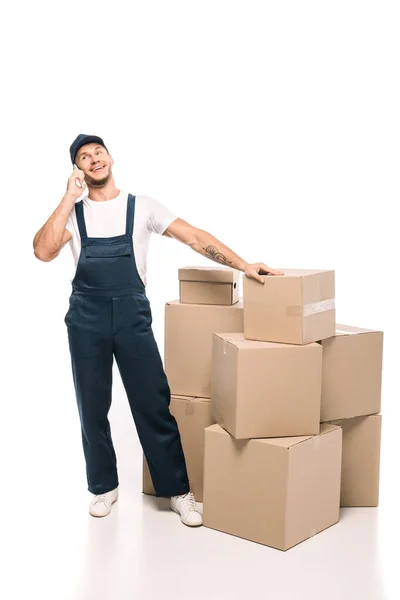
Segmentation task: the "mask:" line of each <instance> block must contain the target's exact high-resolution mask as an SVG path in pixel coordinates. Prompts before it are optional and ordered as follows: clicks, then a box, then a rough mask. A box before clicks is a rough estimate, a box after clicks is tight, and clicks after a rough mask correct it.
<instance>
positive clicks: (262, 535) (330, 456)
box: [203, 423, 342, 550]
mask: <svg viewBox="0 0 400 600" xmlns="http://www.w3.org/2000/svg"><path fill="white" fill-rule="evenodd" d="M341 449H342V430H341V428H340V427H336V426H334V425H330V424H327V423H324V424H323V425H322V426H321V433H320V434H319V435H318V436H303V437H291V438H290V437H286V438H266V439H255V440H254V439H253V440H235V439H234V438H233V437H232V436H230V435H229V433H227V432H226V431H225V430H224V429H222V427H220V426H219V425H212V426H211V427H207V429H206V430H205V454H204V499H203V502H204V504H203V522H204V525H205V526H206V527H210V528H212V529H217V530H219V531H223V532H225V533H230V534H232V535H237V536H239V537H242V538H245V539H247V540H252V541H254V542H258V543H260V544H266V545H267V546H272V547H274V548H278V549H280V550H287V549H288V548H291V547H292V546H295V545H296V544H298V543H299V542H302V541H304V540H306V539H307V538H310V537H311V536H313V535H314V534H316V533H319V532H320V531H322V530H323V529H326V528H327V527H330V526H331V525H333V524H335V523H337V521H338V520H339V504H340V466H341Z"/></svg>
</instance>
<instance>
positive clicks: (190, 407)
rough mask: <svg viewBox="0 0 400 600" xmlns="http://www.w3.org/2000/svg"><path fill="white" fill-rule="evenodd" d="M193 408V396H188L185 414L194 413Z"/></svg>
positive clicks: (194, 407) (194, 405) (194, 408)
mask: <svg viewBox="0 0 400 600" xmlns="http://www.w3.org/2000/svg"><path fill="white" fill-rule="evenodd" d="M195 410H196V404H195V402H194V398H189V400H188V401H187V402H186V404H185V415H194V412H195Z"/></svg>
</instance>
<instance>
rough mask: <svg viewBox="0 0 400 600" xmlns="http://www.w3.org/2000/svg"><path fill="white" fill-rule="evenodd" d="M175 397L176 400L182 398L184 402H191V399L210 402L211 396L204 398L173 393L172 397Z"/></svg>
mask: <svg viewBox="0 0 400 600" xmlns="http://www.w3.org/2000/svg"><path fill="white" fill-rule="evenodd" d="M172 398H174V399H175V400H182V401H184V402H188V401H189V402H190V401H194V402H210V398H203V397H201V396H179V395H177V394H171V399H172Z"/></svg>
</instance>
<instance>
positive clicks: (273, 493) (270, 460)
mask: <svg viewBox="0 0 400 600" xmlns="http://www.w3.org/2000/svg"><path fill="white" fill-rule="evenodd" d="M283 271H284V272H285V275H284V276H280V277H279V276H277V277H271V276H265V277H264V284H260V283H259V282H257V281H256V280H254V279H250V278H248V277H245V276H244V277H243V290H244V298H243V302H242V301H241V300H239V296H238V280H237V275H236V274H235V271H233V270H232V269H226V268H214V269H204V268H192V267H187V268H185V269H180V270H179V280H180V301H175V302H170V303H167V305H166V313H165V314H166V322H165V368H166V373H167V376H168V380H169V383H170V387H171V392H172V394H173V396H172V399H171V412H173V414H175V416H176V418H177V421H178V426H179V429H180V431H181V437H182V444H183V448H184V452H185V455H186V458H187V463H188V471H189V478H190V480H191V485H192V491H193V492H194V494H195V497H196V500H198V501H201V499H203V502H204V514H203V518H204V525H205V526H208V527H211V528H214V529H218V530H220V531H223V532H226V533H230V534H233V535H237V536H239V537H243V538H246V539H249V540H253V541H256V542H259V543H263V544H266V545H269V546H272V547H275V548H279V549H282V550H286V549H288V548H290V547H292V546H294V545H295V544H298V543H299V542H301V541H304V540H306V539H307V538H309V537H311V536H313V535H314V534H316V533H318V532H320V531H322V530H323V529H326V528H327V527H329V526H331V525H333V524H335V523H337V522H338V520H339V508H340V505H342V506H376V505H377V503H378V487H379V486H378V483H379V449H380V428H381V416H380V415H379V414H378V413H379V411H380V389H381V369H382V341H383V334H382V332H376V331H372V330H361V329H358V328H354V327H353V328H352V327H348V326H339V325H338V326H336V322H335V321H336V317H335V286H334V272H333V271H311V270H307V271H305V270H293V269H290V270H289V269H283ZM236 273H237V272H236ZM235 284H236V285H235ZM183 300H185V302H183ZM185 406H186V408H185ZM189 406H191V407H192V408H188V407H189ZM200 406H202V407H203V410H204V407H205V406H207V415H206V416H205V415H204V414H203V413H202V416H200V413H199V412H198V414H197V416H195V415H196V410H198V411H199V410H200V409H198V408H197V407H200ZM189 413H190V415H191V420H190V418H188V415H189ZM207 420H208V421H207ZM212 423H214V424H212ZM203 457H204V458H203ZM203 477H204V479H203ZM143 490H144V491H145V493H152V492H153V490H152V486H151V479H150V477H149V474H148V470H147V466H146V464H145V461H144V481H143Z"/></svg>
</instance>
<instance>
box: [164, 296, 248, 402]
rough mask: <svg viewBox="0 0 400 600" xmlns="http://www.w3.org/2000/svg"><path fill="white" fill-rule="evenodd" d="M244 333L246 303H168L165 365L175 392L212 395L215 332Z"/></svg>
mask: <svg viewBox="0 0 400 600" xmlns="http://www.w3.org/2000/svg"><path fill="white" fill-rule="evenodd" d="M218 331H222V332H227V331H239V332H243V302H242V301H241V300H239V302H237V303H236V304H233V305H231V306H208V305H206V304H182V303H181V302H179V301H178V300H175V301H173V302H168V303H167V304H166V306H165V338H164V364H165V372H166V374H167V377H168V382H169V386H170V389H171V393H172V394H176V395H178V396H198V397H201V398H210V394H211V351H212V334H213V333H214V332H218Z"/></svg>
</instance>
